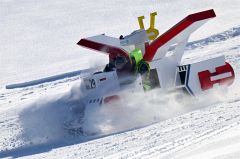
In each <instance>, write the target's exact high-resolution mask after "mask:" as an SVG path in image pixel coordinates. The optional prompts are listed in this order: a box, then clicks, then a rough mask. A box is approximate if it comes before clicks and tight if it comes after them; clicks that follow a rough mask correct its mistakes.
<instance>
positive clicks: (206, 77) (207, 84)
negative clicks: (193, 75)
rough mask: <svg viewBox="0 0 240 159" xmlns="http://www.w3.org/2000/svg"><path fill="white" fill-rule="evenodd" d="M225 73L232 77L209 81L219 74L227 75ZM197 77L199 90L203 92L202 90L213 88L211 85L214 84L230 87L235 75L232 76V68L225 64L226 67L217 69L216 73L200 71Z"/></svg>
mask: <svg viewBox="0 0 240 159" xmlns="http://www.w3.org/2000/svg"><path fill="white" fill-rule="evenodd" d="M227 72H231V73H232V76H230V77H226V78H222V79H218V80H215V81H211V77H212V76H216V75H220V74H223V73H227ZM198 77H199V81H200V84H201V88H202V90H203V91H204V90H208V89H210V88H213V85H214V84H215V83H219V85H228V86H229V85H231V84H232V83H233V81H234V78H235V74H234V71H233V68H232V66H231V65H230V64H229V63H227V62H226V65H224V66H220V67H217V68H216V72H214V73H210V71H208V70H206V71H202V72H199V73H198Z"/></svg>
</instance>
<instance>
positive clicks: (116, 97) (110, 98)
mask: <svg viewBox="0 0 240 159" xmlns="http://www.w3.org/2000/svg"><path fill="white" fill-rule="evenodd" d="M119 99H120V97H119V96H118V95H112V96H108V97H106V98H104V103H105V104H106V103H111V102H114V101H118V100H119Z"/></svg>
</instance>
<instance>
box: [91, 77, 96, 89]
mask: <svg viewBox="0 0 240 159" xmlns="http://www.w3.org/2000/svg"><path fill="white" fill-rule="evenodd" d="M89 82H90V83H91V89H93V88H96V82H95V80H94V79H89Z"/></svg>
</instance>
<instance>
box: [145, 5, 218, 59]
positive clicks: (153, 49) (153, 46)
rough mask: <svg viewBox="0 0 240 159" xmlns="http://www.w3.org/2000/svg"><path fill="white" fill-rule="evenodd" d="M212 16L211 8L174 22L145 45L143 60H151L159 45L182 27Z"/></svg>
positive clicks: (213, 13)
mask: <svg viewBox="0 0 240 159" xmlns="http://www.w3.org/2000/svg"><path fill="white" fill-rule="evenodd" d="M213 17H216V15H215V12H214V10H213V9H211V10H207V11H203V12H198V13H194V14H190V15H188V16H187V17H186V18H184V19H183V20H182V21H180V22H179V23H178V24H176V25H175V26H173V27H172V28H171V29H169V30H168V31H167V32H165V33H164V34H163V35H161V36H160V37H158V38H157V39H156V40H154V41H153V42H152V43H151V44H150V45H148V46H146V49H145V50H146V53H145V54H144V57H143V58H144V60H146V61H152V59H153V57H154V55H155V54H156V52H157V49H158V48H159V47H161V46H163V45H164V44H166V43H167V42H168V41H170V40H171V39H172V38H173V37H175V36H176V35H177V34H179V33H180V32H182V31H183V30H184V29H186V28H187V27H189V26H190V25H191V24H193V23H194V22H197V21H201V20H204V19H208V18H213Z"/></svg>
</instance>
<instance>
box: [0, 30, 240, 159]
mask: <svg viewBox="0 0 240 159" xmlns="http://www.w3.org/2000/svg"><path fill="white" fill-rule="evenodd" d="M239 35H240V28H239V27H235V28H232V29H230V30H228V31H226V32H223V33H220V34H218V35H215V36H211V37H209V38H206V39H203V40H199V41H196V42H192V43H189V44H188V47H187V51H186V54H185V55H184V62H187V61H188V60H189V61H193V60H199V58H200V59H204V56H205V55H206V56H208V57H209V56H210V57H211V56H216V55H222V54H224V55H226V58H227V61H229V62H230V63H231V64H232V65H233V66H234V69H235V73H236V80H235V83H234V85H233V86H232V87H231V89H232V92H230V95H227V99H226V100H224V101H223V102H222V103H220V104H213V105H209V106H208V107H206V108H201V109H199V110H195V111H192V112H189V113H186V114H183V115H180V116H177V117H173V118H170V119H167V120H165V121H161V122H159V123H156V124H153V125H150V126H146V127H144V128H139V129H135V130H130V131H124V132H117V133H114V134H111V133H110V134H105V135H103V136H101V135H100V136H98V135H96V136H81V137H72V136H68V135H65V134H64V133H63V134H61V133H59V134H58V135H56V136H57V137H59V138H57V140H49V138H50V139H54V136H47V138H45V140H44V137H46V136H44V135H45V134H43V136H41V133H40V135H39V134H38V133H37V132H35V134H34V133H33V134H32V135H36V136H35V137H40V138H39V139H38V138H36V139H35V140H34V142H33V141H31V140H29V141H31V142H32V143H31V142H29V141H26V139H29V138H30V139H33V137H34V136H25V137H26V139H25V138H23V136H21V134H22V133H23V132H24V131H28V130H24V127H21V126H22V125H21V123H22V122H23V120H27V119H28V120H34V115H36V117H37V115H41V114H34V111H35V110H34V107H33V108H31V107H30V108H29V107H25V106H24V105H25V104H26V103H28V102H30V103H31V102H32V101H33V99H38V98H39V96H43V98H44V94H46V92H47V93H48V95H51V94H52V95H53V98H56V99H54V100H52V99H51V98H47V99H46V100H50V102H54V101H56V103H55V104H52V105H51V104H50V105H45V107H44V108H38V109H39V111H35V112H37V113H38V112H39V113H41V111H43V113H44V111H45V110H44V109H46V110H49V109H50V108H49V106H55V107H57V104H63V103H64V102H67V101H68V100H65V101H64V100H63V101H61V102H59V103H58V99H57V97H59V99H60V100H62V98H61V95H62V94H61V92H62V93H66V92H67V91H69V90H70V88H71V87H72V86H73V85H74V84H75V83H77V82H79V77H78V76H76V77H71V78H65V79H60V80H58V81H53V82H49V83H43V84H40V85H36V86H32V87H25V88H20V89H13V90H3V91H2V92H1V94H0V103H1V107H0V109H1V110H2V111H1V114H0V127H1V132H3V133H2V134H3V136H1V138H0V157H14V158H15V157H24V158H25V157H26V158H27V157H29V158H35V157H37V158H45V157H49V156H51V157H54V158H61V157H62V156H65V157H66V158H178V157H177V156H175V155H176V154H177V153H178V152H181V151H182V150H184V149H187V148H188V147H191V146H192V145H196V144H200V143H202V142H205V141H206V140H208V139H210V138H212V137H213V136H216V135H220V134H222V133H224V132H226V131H228V130H231V129H233V128H234V127H239V124H240V114H239V113H237V112H240V98H239V95H240V94H239V91H238V90H239V88H238V86H239V85H240V83H239V82H240V81H239V79H238V78H237V75H238V74H239V69H240V62H239V60H240V56H239V53H240V45H239V40H240V37H239ZM66 88H68V90H66ZM56 91H57V92H60V93H59V95H57V96H56V95H55V96H54V94H55V92H56ZM43 98H42V100H43ZM65 98H66V97H65ZM9 105H10V106H9ZM22 105H23V106H22ZM40 106H41V104H40ZM16 107H17V108H18V109H19V110H15V109H13V108H16ZM22 109H23V110H24V111H23V112H25V113H26V114H24V113H20V114H19V111H20V112H22ZM31 112H33V115H32V116H31V115H30V114H31ZM60 112H61V111H60ZM23 115H26V116H23ZM28 115H30V117H31V118H30V117H29V118H28ZM54 117H55V116H54ZM50 119H51V118H50ZM56 119H59V118H56ZM56 119H55V120H56ZM42 124H47V123H45V122H42ZM49 126H51V123H50V124H49ZM25 128H26V129H27V128H29V127H25ZM30 128H31V127H30ZM37 130H40V129H37ZM57 130H58V129H57ZM54 133H56V134H57V133H58V132H51V133H50V135H53V134H54ZM61 137H62V138H61ZM66 152H67V154H66Z"/></svg>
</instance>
